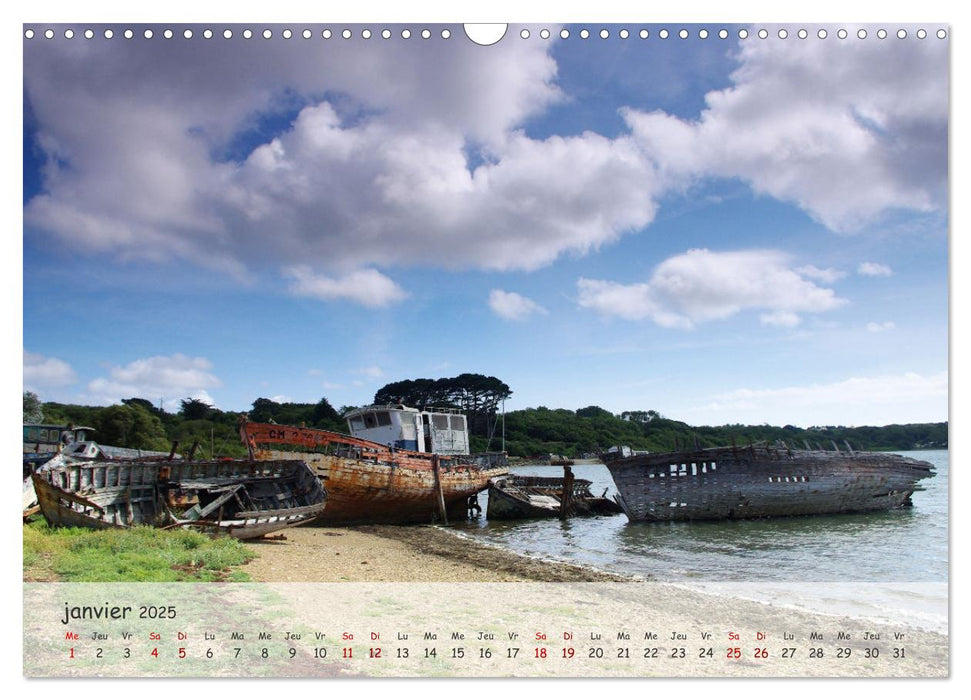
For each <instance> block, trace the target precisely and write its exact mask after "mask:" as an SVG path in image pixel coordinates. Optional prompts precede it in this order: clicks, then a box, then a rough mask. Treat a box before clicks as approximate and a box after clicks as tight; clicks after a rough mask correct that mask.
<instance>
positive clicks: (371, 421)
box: [364, 413, 378, 428]
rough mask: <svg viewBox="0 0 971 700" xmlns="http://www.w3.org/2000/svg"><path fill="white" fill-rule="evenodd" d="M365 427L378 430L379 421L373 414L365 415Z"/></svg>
mask: <svg viewBox="0 0 971 700" xmlns="http://www.w3.org/2000/svg"><path fill="white" fill-rule="evenodd" d="M364 427H365V428H377V427H378V420H377V418H375V417H374V414H373V413H365V414H364Z"/></svg>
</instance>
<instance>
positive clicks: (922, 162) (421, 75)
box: [24, 39, 948, 306]
mask: <svg viewBox="0 0 971 700" xmlns="http://www.w3.org/2000/svg"><path fill="white" fill-rule="evenodd" d="M554 44H555V41H549V42H533V41H528V42H519V41H514V42H500V43H499V44H497V45H496V46H494V47H491V48H490V49H489V50H488V51H482V50H481V47H476V46H474V45H472V44H471V42H460V41H455V42H438V43H435V44H434V45H433V44H427V45H425V44H423V45H422V50H414V51H412V50H409V51H402V50H401V49H400V44H399V43H396V42H379V43H373V42H357V41H353V42H338V43H336V44H335V43H333V42H304V43H301V44H300V48H299V50H296V49H295V48H294V45H291V44H290V43H289V42H282V41H270V42H260V43H257V44H247V47H246V51H247V57H248V60H246V61H245V65H244V63H243V62H242V61H241V60H240V55H241V54H240V51H241V48H240V47H241V46H242V45H241V44H237V43H236V42H235V41H234V42H225V43H223V44H219V45H218V46H216V45H212V46H211V47H210V46H208V45H207V46H206V47H203V45H202V44H199V45H198V46H196V45H195V44H193V45H191V46H190V45H186V50H185V51H172V50H171V47H170V46H169V45H168V44H166V43H164V42H163V43H159V42H156V41H151V42H147V41H146V42H134V43H132V42H129V43H128V44H126V51H125V60H124V61H120V60H118V51H117V47H116V46H115V45H114V44H112V43H110V42H86V43H83V44H76V43H74V42H40V43H38V42H28V44H25V48H24V51H25V55H24V59H25V60H24V93H25V95H26V99H27V100H28V102H29V106H30V109H31V113H32V115H33V116H34V118H35V120H36V124H37V140H38V144H37V145H38V146H39V148H40V149H41V151H42V152H43V154H44V156H45V157H46V158H47V162H46V164H45V166H44V183H43V193H42V194H40V195H38V196H36V197H34V198H33V199H31V200H30V201H29V202H28V203H27V205H26V206H25V209H24V216H25V221H26V223H27V225H28V232H27V233H28V235H33V234H34V232H35V231H42V232H44V233H46V234H47V235H49V236H52V237H54V238H56V239H57V242H59V243H64V244H67V245H68V246H71V247H73V248H75V249H76V250H80V251H84V252H86V253H88V254H100V255H104V254H108V255H112V256H115V257H117V258H119V259H121V260H147V261H152V262H160V261H172V260H178V261H184V260H187V261H191V262H192V263H193V264H199V265H206V266H208V267H210V268H213V269H216V270H220V271H222V272H224V273H226V274H229V275H233V276H235V277H237V278H240V279H250V278H251V277H252V270H254V269H264V268H268V267H269V268H275V269H286V270H289V271H290V273H289V274H290V276H291V277H295V278H296V283H295V286H296V288H297V289H300V290H301V291H300V292H299V293H306V294H310V295H313V296H317V297H318V298H325V299H334V298H349V299H352V300H355V301H358V302H359V303H364V304H366V305H372V306H380V305H383V304H387V303H391V302H392V301H396V300H399V299H400V298H401V294H402V292H401V290H400V288H398V287H397V286H396V285H395V284H394V283H393V282H391V281H390V280H389V279H388V278H387V277H384V275H382V274H381V273H379V272H377V271H376V270H375V269H374V268H377V267H388V266H391V265H416V266H432V267H444V268H449V269H461V268H482V269H489V270H533V269H536V268H538V267H541V266H544V265H548V264H550V263H551V262H553V261H554V260H556V259H557V258H559V257H561V256H563V255H568V254H573V255H582V254H585V253H587V252H589V251H592V250H596V249H598V248H599V247H601V246H604V245H607V244H610V243H612V242H614V241H616V240H617V239H618V238H619V237H621V236H622V235H624V234H626V233H628V232H632V231H636V230H639V229H641V228H643V227H645V226H647V225H649V224H650V223H651V222H652V221H653V220H654V217H655V213H656V210H657V206H658V204H657V202H658V201H659V199H660V197H662V196H663V195H665V194H667V193H669V192H671V191H672V189H678V188H680V187H682V186H683V185H685V184H689V183H690V182H692V181H693V180H695V179H697V178H705V177H738V178H742V179H743V180H745V181H747V182H749V183H750V184H751V186H752V187H753V188H754V189H755V191H756V192H758V193H766V194H769V195H771V196H773V197H776V198H779V199H781V200H784V201H789V202H794V203H795V204H797V205H798V206H801V207H803V208H804V209H805V210H806V211H808V212H809V213H810V214H812V215H813V216H815V217H816V218H818V219H819V220H820V221H823V222H824V223H826V224H827V225H829V226H831V227H832V228H834V229H839V230H848V229H853V228H855V227H857V226H860V225H864V224H866V223H867V222H869V221H872V220H873V219H874V218H876V217H878V216H880V215H881V214H882V213H884V212H886V211H888V210H890V209H893V208H907V209H912V210H913V209H916V210H919V211H928V210H932V209H935V208H939V207H940V206H941V205H942V202H943V201H944V191H945V182H946V162H947V161H946V145H947V138H946V135H947V105H948V99H947V96H948V93H947V48H946V42H917V41H907V42H896V43H894V44H893V51H888V50H887V47H888V46H890V45H889V44H887V43H886V42H877V41H863V42H838V43H832V42H829V41H809V42H799V43H798V44H793V43H792V42H791V41H786V42H781V41H777V40H774V39H770V40H767V41H757V42H753V41H746V42H742V44H741V47H740V49H739V50H738V54H737V59H738V61H739V66H738V69H737V70H736V71H735V72H734V73H733V74H732V85H731V86H730V87H728V88H726V89H724V90H721V91H715V92H711V93H709V94H708V95H707V97H706V102H707V109H706V110H705V111H704V112H703V113H702V115H701V117H700V118H699V119H698V120H696V121H684V120H681V119H679V118H677V117H674V116H671V115H668V114H665V113H663V112H654V113H650V114H646V113H643V112H638V111H636V110H633V109H626V110H624V111H623V112H622V113H623V116H624V118H625V119H626V122H627V124H628V126H629V128H630V133H629V134H620V135H619V136H617V137H615V138H606V137H604V136H601V135H599V134H596V133H593V132H589V131H588V132H583V133H580V134H575V135H570V136H559V135H552V136H549V137H548V138H544V139H542V140H540V139H536V138H530V137H528V136H527V135H526V132H525V131H524V125H525V124H527V123H528V120H529V119H530V118H532V117H536V116H538V115H541V114H543V113H544V111H546V110H548V108H549V107H550V106H552V105H555V104H557V103H560V102H562V101H564V100H567V99H569V98H570V96H569V95H564V94H563V93H562V91H561V89H560V88H559V87H558V85H557V83H556V80H557V65H556V63H555V61H554V59H553V58H552V55H551V47H552V46H553V45H554ZM203 48H205V56H204V59H203V56H202V54H200V51H201V50H203ZM210 49H211V50H210ZM322 95H326V98H321V96H322ZM900 95H907V99H900ZM264 117H269V119H262V118H264ZM281 118H285V119H286V122H287V123H288V127H286V128H283V129H280V130H278V131H277V132H276V133H273V134H261V133H260V129H259V125H260V124H265V123H269V122H274V121H277V122H278V121H281ZM261 119H262V121H261ZM254 140H257V141H259V142H258V143H257V144H256V147H255V148H253V149H252V150H250V151H249V152H241V151H240V150H239V149H240V145H239V144H241V143H247V144H249V143H251V142H252V141H254ZM293 266H298V267H297V268H294V267H293ZM303 266H305V267H303ZM295 269H298V270H300V269H302V270H304V271H303V272H299V271H298V272H297V273H296V274H293V270H295ZM311 269H312V270H314V271H315V272H314V273H310V272H309V270H311ZM347 269H351V270H358V271H359V272H358V273H354V274H361V275H367V276H368V277H369V281H370V282H371V283H372V284H374V285H377V286H378V287H379V289H378V290H377V291H373V290H372V292H369V293H362V294H361V296H360V297H358V296H354V295H353V293H352V295H351V296H347V295H346V294H345V290H344V287H345V284H344V282H345V281H346V277H347V275H345V274H344V273H342V272H341V271H343V270H347ZM813 274H814V273H812V272H811V271H805V272H803V273H802V275H803V277H805V278H808V279H817V280H818V281H821V282H825V283H830V281H831V280H830V279H827V275H829V276H830V277H831V276H832V274H833V273H832V271H822V270H820V271H819V272H818V273H816V274H818V275H822V276H815V277H814V276H813ZM366 286H371V285H366Z"/></svg>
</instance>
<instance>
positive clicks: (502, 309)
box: [489, 289, 548, 321]
mask: <svg viewBox="0 0 971 700" xmlns="http://www.w3.org/2000/svg"><path fill="white" fill-rule="evenodd" d="M489 308H491V309H492V310H493V311H494V312H495V314H496V315H497V316H499V317H501V318H505V319H508V320H510V321H525V320H526V319H527V318H529V317H530V316H532V315H533V314H546V313H548V312H547V311H546V309H544V308H543V307H542V306H540V305H539V304H537V303H536V302H535V301H533V300H532V299H528V298H526V297H524V296H521V295H519V294H516V292H506V291H503V290H501V289H493V290H492V291H490V292H489Z"/></svg>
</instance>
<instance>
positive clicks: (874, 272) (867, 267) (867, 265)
mask: <svg viewBox="0 0 971 700" xmlns="http://www.w3.org/2000/svg"><path fill="white" fill-rule="evenodd" d="M856 272H857V274H859V275H863V276H864V277H889V276H890V275H892V274H893V270H892V269H891V268H890V266H889V265H882V264H881V263H875V262H862V263H860V266H859V267H858V268H856Z"/></svg>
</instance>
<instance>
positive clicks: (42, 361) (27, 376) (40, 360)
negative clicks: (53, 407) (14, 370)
mask: <svg viewBox="0 0 971 700" xmlns="http://www.w3.org/2000/svg"><path fill="white" fill-rule="evenodd" d="M77 380H78V375H77V374H76V373H75V371H74V369H73V368H72V367H71V365H69V364H68V363H66V362H64V360H59V359H57V358H56V357H44V356H43V355H40V354H37V353H33V352H27V351H26V350H24V387H26V388H28V389H33V388H35V387H55V386H67V385H69V384H74V383H75V382H77Z"/></svg>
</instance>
